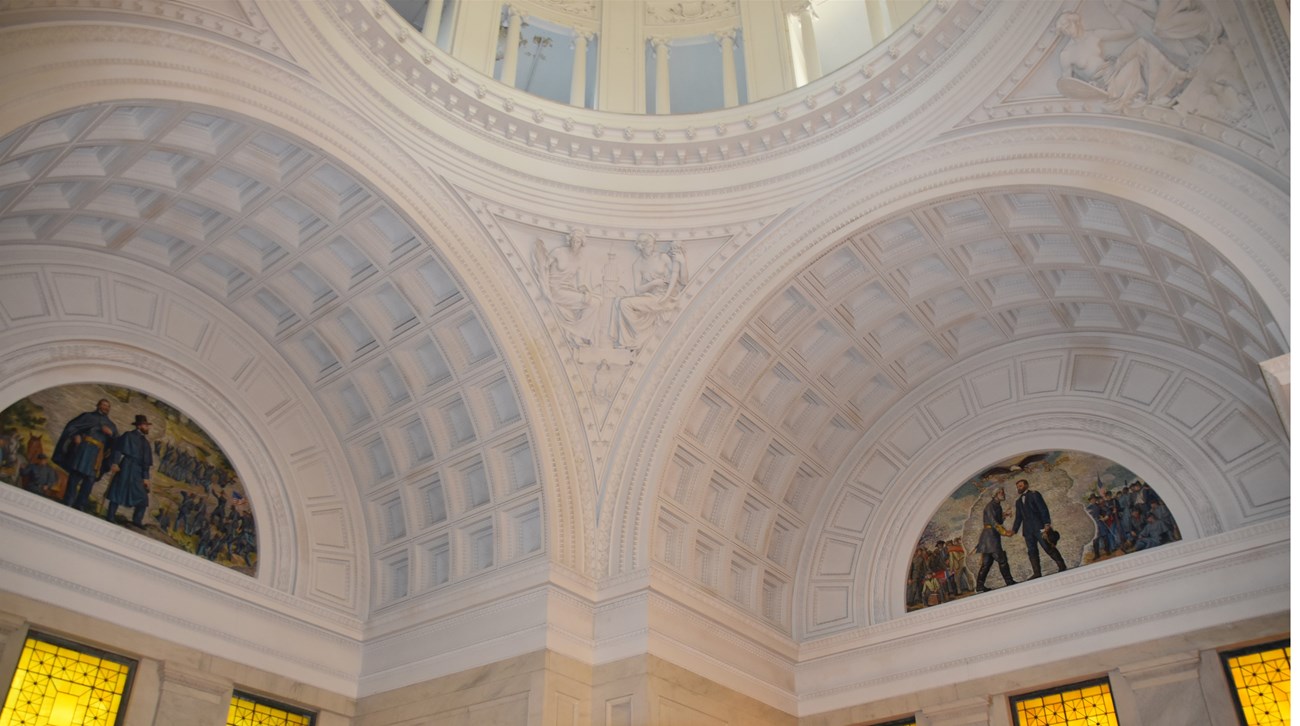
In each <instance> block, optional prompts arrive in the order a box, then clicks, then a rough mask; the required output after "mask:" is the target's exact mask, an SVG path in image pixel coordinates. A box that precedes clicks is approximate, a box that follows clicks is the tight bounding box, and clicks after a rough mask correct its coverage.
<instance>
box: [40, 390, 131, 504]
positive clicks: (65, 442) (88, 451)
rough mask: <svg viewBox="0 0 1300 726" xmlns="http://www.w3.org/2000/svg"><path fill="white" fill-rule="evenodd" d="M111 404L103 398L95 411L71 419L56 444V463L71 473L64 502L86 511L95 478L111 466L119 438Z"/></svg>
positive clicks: (96, 405) (64, 493)
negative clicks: (111, 455) (110, 455)
mask: <svg viewBox="0 0 1300 726" xmlns="http://www.w3.org/2000/svg"><path fill="white" fill-rule="evenodd" d="M111 407H112V404H110V403H109V402H108V399H107V398H101V399H100V400H99V403H97V404H95V410H94V411H87V412H85V413H83V414H79V415H78V416H77V417H76V418H74V419H72V420H71V421H69V422H68V424H67V425H66V426H64V427H63V433H62V434H61V435H60V436H59V442H58V443H57V444H55V445H54V463H55V464H58V465H59V466H60V467H62V468H63V470H64V471H66V472H68V487H67V489H66V490H65V491H64V492H63V503H64V504H66V505H68V506H69V507H74V508H76V509H80V510H82V511H83V512H84V511H85V510H86V507H87V506H89V504H90V490H91V489H93V488H94V487H95V480H96V479H98V478H99V477H101V476H103V474H104V471H105V469H106V468H107V466H108V454H109V452H110V451H111V449H112V446H113V439H115V438H117V424H115V423H113V420H112V419H110V418H109V417H108V412H109V410H110V408H111Z"/></svg>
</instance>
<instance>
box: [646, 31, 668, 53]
mask: <svg viewBox="0 0 1300 726" xmlns="http://www.w3.org/2000/svg"><path fill="white" fill-rule="evenodd" d="M647 40H649V41H650V45H652V46H654V49H655V50H656V51H658V50H660V49H663V50H668V48H669V46H670V44H671V43H672V42H673V39H672V38H669V37H668V36H666V35H652V36H650V37H649V38H647Z"/></svg>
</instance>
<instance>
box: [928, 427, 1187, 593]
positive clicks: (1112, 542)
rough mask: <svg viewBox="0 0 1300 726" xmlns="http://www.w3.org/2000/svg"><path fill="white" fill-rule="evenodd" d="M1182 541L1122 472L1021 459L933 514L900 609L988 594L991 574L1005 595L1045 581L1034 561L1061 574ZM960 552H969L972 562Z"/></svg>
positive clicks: (960, 490)
mask: <svg viewBox="0 0 1300 726" xmlns="http://www.w3.org/2000/svg"><path fill="white" fill-rule="evenodd" d="M1013 487H1014V491H1015V495H1014V496H1015V497H1016V499H1015V502H1014V512H1013V511H1011V508H1012V502H1011V501H1007V500H1008V499H1009V498H1010V496H1009V495H1010V494H1011V491H1012V490H1013ZM999 514H1001V515H1002V516H1001V517H999ZM1012 516H1014V518H1015V519H1014V520H1011V517H1012ZM1008 525H1009V526H1008ZM1013 534H1016V535H1019V536H1012V535H1013ZM1179 539H1181V533H1180V532H1179V529H1178V525H1177V523H1176V522H1175V521H1174V517H1173V514H1172V513H1170V511H1169V507H1168V505H1167V504H1166V503H1165V502H1164V500H1163V498H1162V497H1161V496H1160V495H1159V494H1158V493H1157V492H1156V490H1155V489H1154V488H1152V487H1151V485H1150V484H1148V483H1147V482H1144V481H1142V479H1141V478H1140V477H1139V476H1137V475H1136V474H1134V473H1133V472H1131V471H1130V470H1128V469H1127V468H1125V467H1124V466H1122V465H1120V464H1117V463H1115V462H1113V461H1110V460H1109V459H1106V458H1104V457H1101V456H1097V455H1094V454H1089V453H1085V452H1079V451H1059V450H1058V451H1046V452H1036V453H1030V454H1022V455H1020V456H1016V457H1013V458H1011V459H1007V460H1005V461H1000V462H997V463H995V464H994V465H992V466H989V467H988V468H986V469H984V470H983V471H980V472H978V473H977V474H976V475H975V476H972V477H971V478H970V479H968V480H967V481H966V482H964V483H962V484H961V486H959V487H957V489H956V491H954V492H953V493H952V495H951V496H950V497H949V498H948V499H947V500H945V501H944V502H943V504H941V505H940V506H939V509H938V510H937V511H936V512H935V514H934V516H933V517H932V518H931V520H930V522H929V523H928V524H926V526H925V528H924V529H923V530H922V533H921V535H920V537H919V538H918V539H917V542H916V546H915V547H914V548H913V550H912V552H913V555H912V557H911V559H910V560H909V566H908V572H907V584H906V588H905V594H904V599H905V602H906V604H907V608H908V609H909V610H915V609H917V608H922V607H931V606H934V605H939V604H942V603H945V602H951V601H953V600H957V599H962V598H966V597H969V596H971V595H974V594H976V593H979V592H986V591H988V590H990V589H993V588H991V587H989V586H987V584H986V580H987V576H988V574H989V573H990V571H991V570H992V569H993V566H994V564H996V565H997V566H998V569H999V570H1000V571H1001V574H1002V579H1003V581H1004V585H1003V587H1011V586H1013V585H1016V584H1017V583H1020V582H1024V581H1026V580H1032V579H1035V578H1037V577H1044V576H1051V575H1050V574H1044V573H1043V572H1042V567H1041V564H1040V556H1039V552H1040V551H1041V552H1045V553H1046V554H1047V556H1048V558H1050V559H1051V560H1052V561H1053V562H1054V563H1055V564H1056V572H1061V571H1065V570H1068V569H1072V568H1075V567H1080V566H1087V565H1090V564H1093V563H1095V562H1101V561H1103V560H1108V559H1113V558H1115V557H1121V556H1124V555H1128V554H1131V553H1134V552H1138V551H1143V550H1147V549H1150V548H1152V547H1159V546H1161V545H1163V544H1167V543H1169V542H1176V541H1178V540H1179ZM962 542H974V543H976V545H975V547H974V550H973V551H974V553H976V554H978V555H979V557H978V558H975V557H969V556H968V555H967V553H966V552H967V551H966V549H965V548H964V547H963V546H962V544H961V543H962ZM941 549H942V550H943V551H945V552H946V554H947V557H946V566H943V567H941V566H940V565H941V564H942V562H941V558H940V557H939V556H938V553H939V551H940V550H941ZM1004 563H1005V566H1004ZM973 567H974V568H976V570H972V568H973ZM972 574H974V577H972ZM972 580H974V583H973V584H974V586H973V587H972V586H971V584H972ZM998 589H1000V588H998Z"/></svg>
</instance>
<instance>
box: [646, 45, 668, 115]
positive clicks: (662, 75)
mask: <svg viewBox="0 0 1300 726" xmlns="http://www.w3.org/2000/svg"><path fill="white" fill-rule="evenodd" d="M668 42H669V41H668V38H662V37H656V38H651V39H650V43H651V44H652V45H653V46H654V49H655V113H657V114H659V113H672V112H673V111H672V108H671V105H672V102H671V101H669V100H668V52H669V46H668Z"/></svg>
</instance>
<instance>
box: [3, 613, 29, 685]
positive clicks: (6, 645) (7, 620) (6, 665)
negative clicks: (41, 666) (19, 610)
mask: <svg viewBox="0 0 1300 726" xmlns="http://www.w3.org/2000/svg"><path fill="white" fill-rule="evenodd" d="M26 644H27V621H26V620H24V619H23V618H21V617H19V616H17V615H10V614H8V613H0V673H4V674H10V673H13V672H14V671H15V670H16V669H17V668H18V661H19V660H20V659H21V658H22V654H23V646H24V645H26Z"/></svg>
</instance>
